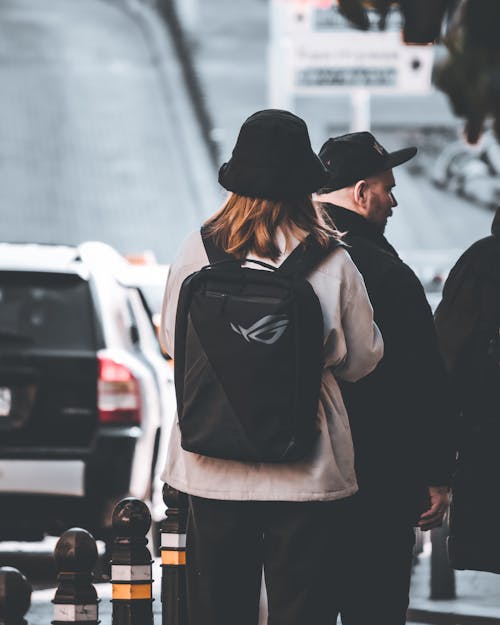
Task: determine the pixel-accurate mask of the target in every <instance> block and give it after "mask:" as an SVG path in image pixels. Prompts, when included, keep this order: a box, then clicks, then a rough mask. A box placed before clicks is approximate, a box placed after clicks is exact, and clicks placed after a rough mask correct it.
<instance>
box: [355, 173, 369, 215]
mask: <svg viewBox="0 0 500 625" xmlns="http://www.w3.org/2000/svg"><path fill="white" fill-rule="evenodd" d="M367 192H368V183H367V182H366V180H358V182H357V183H356V184H355V185H354V201H355V202H356V204H357V205H358V206H360V207H362V208H364V207H365V206H366V202H367Z"/></svg>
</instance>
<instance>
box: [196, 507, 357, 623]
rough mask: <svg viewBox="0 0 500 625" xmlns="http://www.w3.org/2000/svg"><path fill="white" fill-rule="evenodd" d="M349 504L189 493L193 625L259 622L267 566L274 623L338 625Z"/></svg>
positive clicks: (270, 607)
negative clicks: (340, 548) (340, 551)
mask: <svg viewBox="0 0 500 625" xmlns="http://www.w3.org/2000/svg"><path fill="white" fill-rule="evenodd" d="M344 509H345V502H344V501H340V502H321V503H320V502H318V503H316V502H307V503H293V502H256V501H250V502H238V501H219V500H210V499H201V498H199V497H189V518H188V530H187V587H188V613H189V625H235V624H237V625H257V622H258V611H259V597H260V586H261V576H262V567H264V575H265V580H266V588H267V596H268V610H269V620H268V623H269V625H333V624H334V623H335V606H336V605H337V592H338V590H339V589H340V585H339V582H340V576H341V574H342V572H341V566H340V565H341V561H340V559H337V558H336V559H334V560H331V559H330V554H332V553H335V551H336V549H335V545H336V543H339V545H340V543H341V542H342V536H343V533H344V532H343V531H342V530H341V526H342V525H343V521H342V518H343V514H344ZM337 522H338V525H339V527H338V528H336V524H337ZM337 529H338V531H337Z"/></svg>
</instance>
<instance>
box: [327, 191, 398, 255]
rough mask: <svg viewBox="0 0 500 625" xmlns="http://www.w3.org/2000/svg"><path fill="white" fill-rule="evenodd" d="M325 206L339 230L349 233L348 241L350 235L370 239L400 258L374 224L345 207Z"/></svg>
mask: <svg viewBox="0 0 500 625" xmlns="http://www.w3.org/2000/svg"><path fill="white" fill-rule="evenodd" d="M323 205H324V206H325V208H326V210H327V212H328V214H329V215H330V217H331V218H332V219H333V221H334V223H335V227H336V228H337V230H340V231H341V232H347V239H348V240H349V234H350V235H354V236H358V237H362V238H364V239H368V240H369V241H371V242H372V243H374V244H375V245H377V246H378V247H381V248H382V249H383V250H384V251H386V252H388V253H389V254H391V256H394V257H395V258H399V256H398V253H397V252H396V250H395V249H394V248H393V247H392V245H391V244H390V243H389V241H388V240H387V239H386V238H385V237H384V235H383V234H382V232H380V230H379V229H378V228H377V226H375V224H372V223H371V222H370V221H367V220H366V219H365V218H364V217H362V216H361V215H359V214H358V213H355V212H354V211H351V210H348V209H347V208H344V207H343V206H337V205H336V204H329V203H326V202H325V203H324V204H323Z"/></svg>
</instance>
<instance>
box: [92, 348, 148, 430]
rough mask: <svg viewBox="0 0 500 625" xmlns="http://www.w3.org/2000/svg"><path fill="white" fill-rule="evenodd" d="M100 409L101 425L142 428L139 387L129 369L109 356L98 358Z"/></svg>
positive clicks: (99, 356) (98, 398)
mask: <svg viewBox="0 0 500 625" xmlns="http://www.w3.org/2000/svg"><path fill="white" fill-rule="evenodd" d="M98 359H99V379H98V381H97V408H98V410H99V421H100V422H101V423H116V424H122V425H139V424H140V422H141V400H140V394H139V383H138V381H137V380H136V378H135V377H134V376H133V374H132V372H131V371H130V369H129V368H128V367H127V366H126V365H124V364H123V363H120V362H117V361H116V360H114V359H113V358H110V357H109V356H103V355H98Z"/></svg>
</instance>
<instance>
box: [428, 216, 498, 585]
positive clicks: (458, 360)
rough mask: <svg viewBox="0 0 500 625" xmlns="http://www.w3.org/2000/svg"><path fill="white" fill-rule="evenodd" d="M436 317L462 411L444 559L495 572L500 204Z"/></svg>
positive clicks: (453, 275)
mask: <svg viewBox="0 0 500 625" xmlns="http://www.w3.org/2000/svg"><path fill="white" fill-rule="evenodd" d="M435 321H436V329H437V333H438V338H439V341H440V345H441V348H442V351H443V354H444V356H445V360H446V364H447V367H448V369H449V372H450V375H451V381H452V389H453V395H454V398H455V399H456V402H457V409H458V411H459V414H460V421H459V423H460V427H459V429H458V463H457V471H456V474H455V476H454V480H453V501H452V507H451V515H450V540H449V554H450V560H451V562H452V564H453V566H455V568H459V569H478V570H484V571H492V572H495V573H500V534H499V532H498V528H499V526H500V496H499V494H498V493H499V485H500V455H499V448H500V209H499V210H498V211H497V214H496V217H495V220H494V222H493V227H492V236H489V237H486V238H484V239H481V240H480V241H477V242H476V243H474V244H473V245H472V246H471V247H470V248H469V249H468V250H467V251H466V252H464V253H463V254H462V256H461V257H460V258H459V260H458V261H457V263H456V265H455V266H454V267H453V269H452V270H451V272H450V275H449V276H448V279H447V281H446V284H445V287H444V290H443V299H442V301H441V303H440V305H439V306H438V308H437V310H436V318H435Z"/></svg>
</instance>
